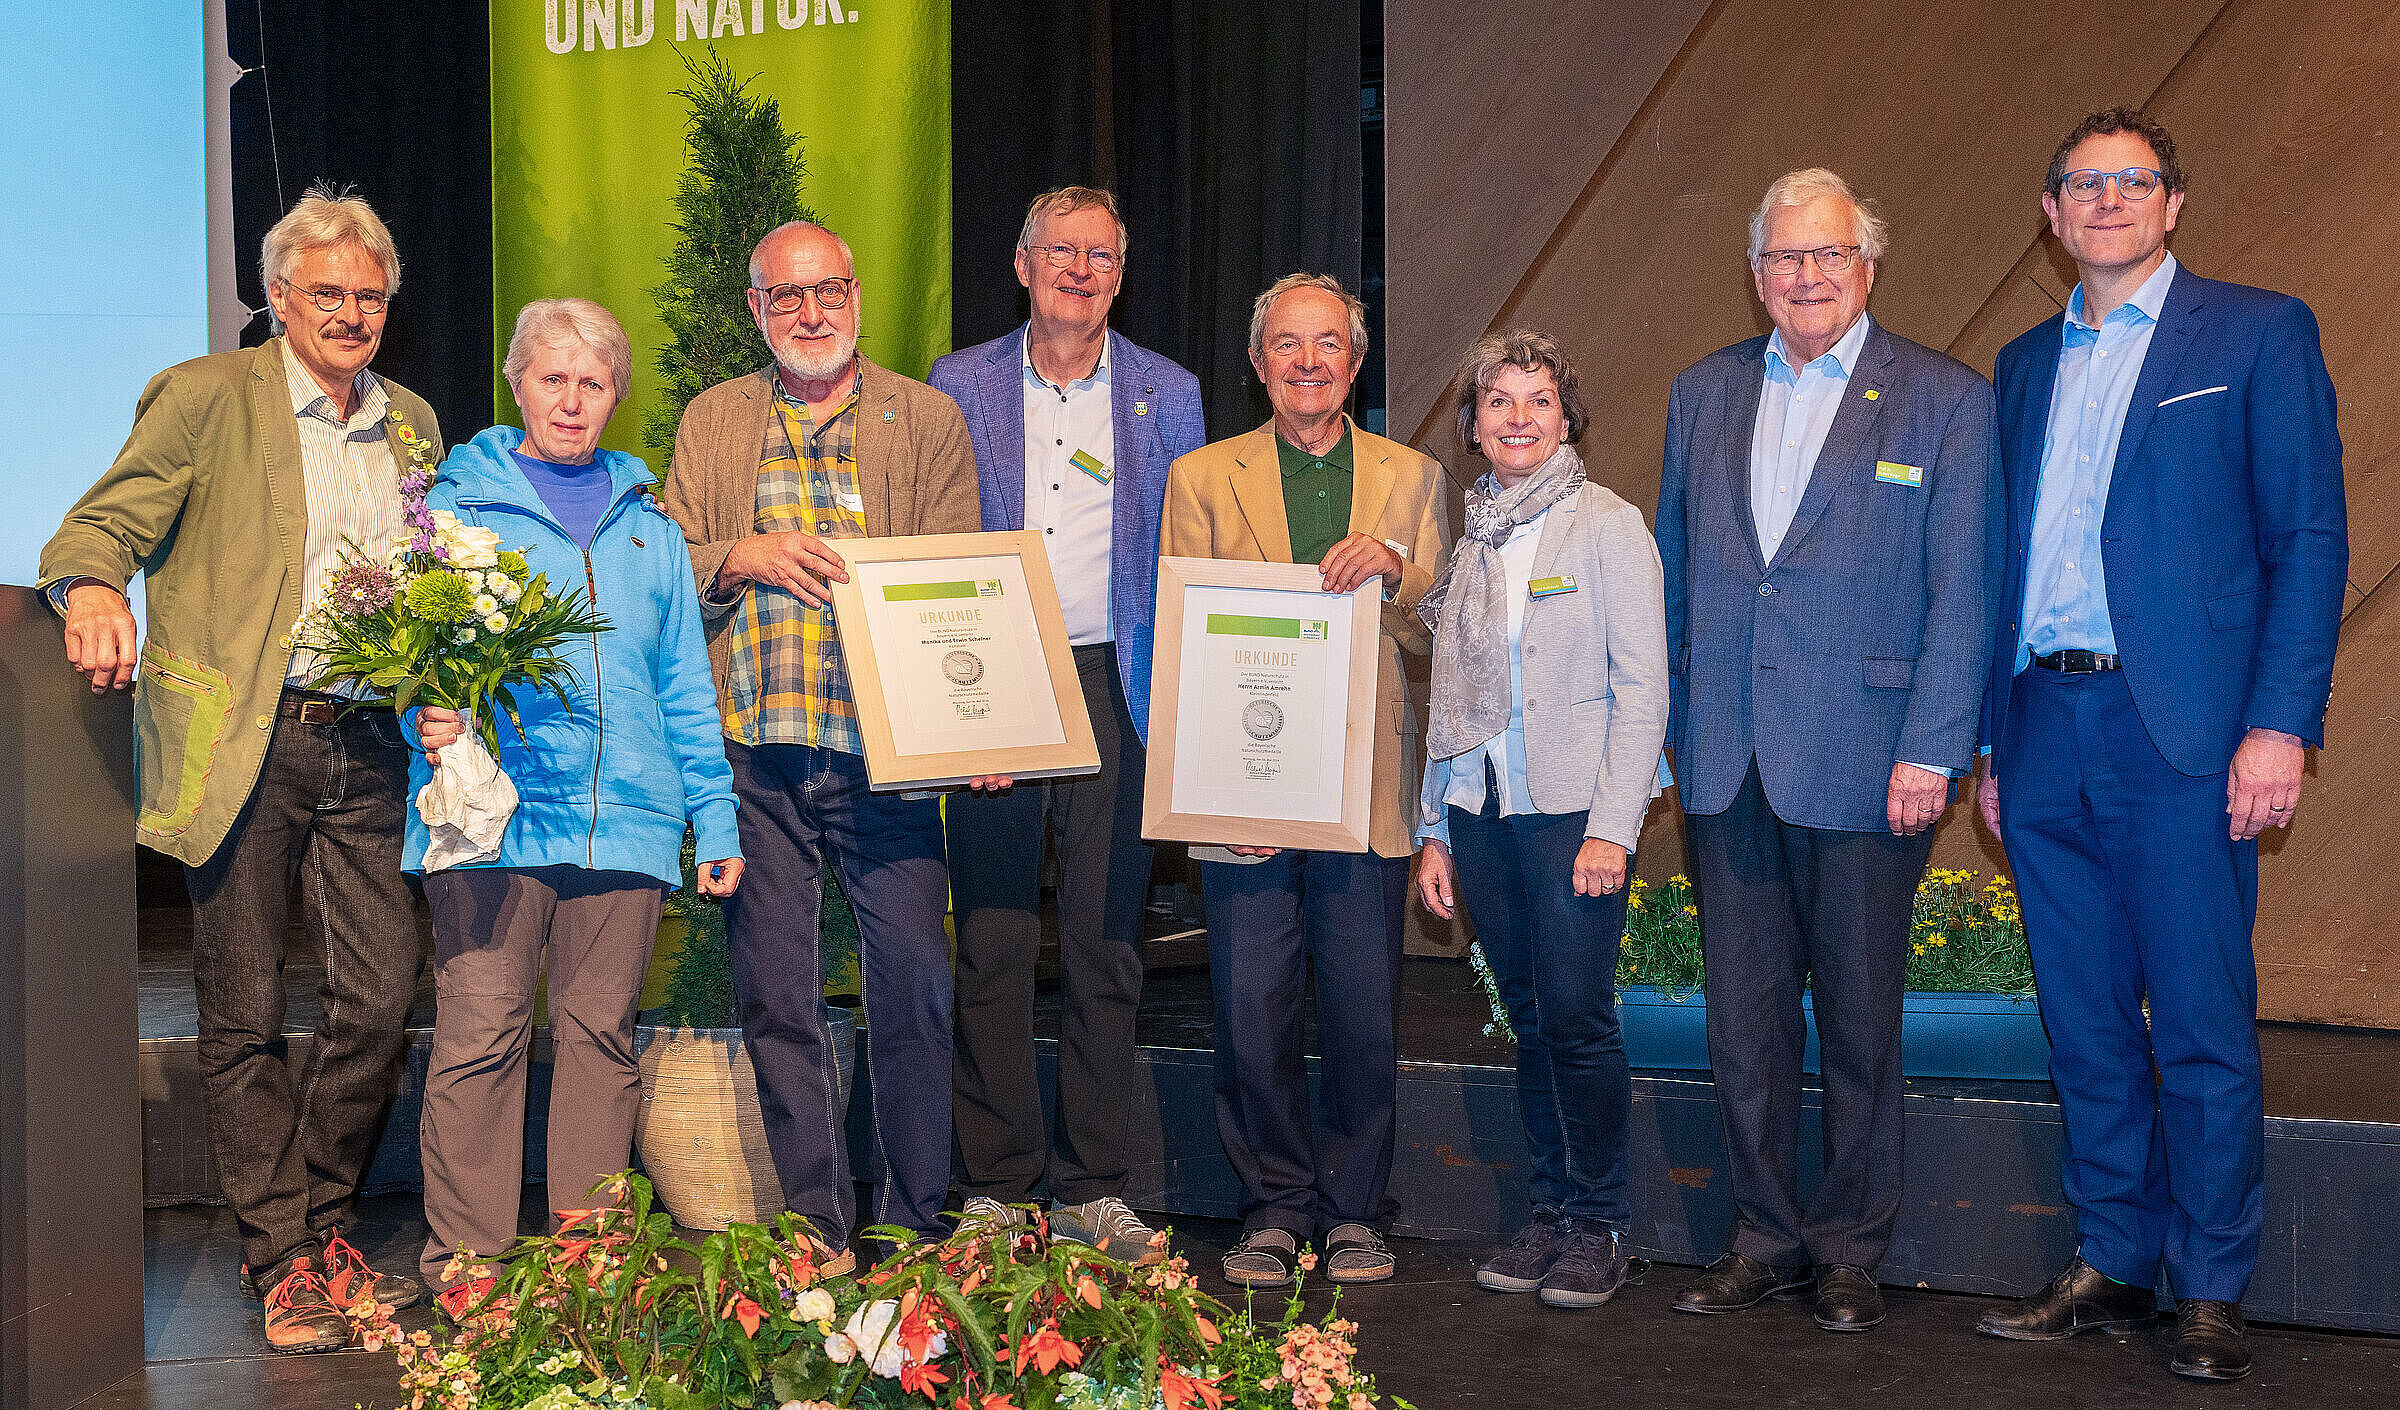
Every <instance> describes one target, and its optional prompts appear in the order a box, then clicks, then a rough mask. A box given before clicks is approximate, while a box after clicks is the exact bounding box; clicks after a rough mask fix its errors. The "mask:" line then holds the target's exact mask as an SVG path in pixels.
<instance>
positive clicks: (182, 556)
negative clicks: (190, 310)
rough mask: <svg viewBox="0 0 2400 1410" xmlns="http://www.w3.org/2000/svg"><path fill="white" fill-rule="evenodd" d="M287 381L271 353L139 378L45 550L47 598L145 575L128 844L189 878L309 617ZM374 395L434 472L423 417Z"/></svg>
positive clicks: (243, 797)
mask: <svg viewBox="0 0 2400 1410" xmlns="http://www.w3.org/2000/svg"><path fill="white" fill-rule="evenodd" d="M283 368H284V361H283V339H281V338H272V339H269V340H268V341H267V342H266V343H265V344H263V345H261V346H259V347H255V348H243V349H241V350H239V351H236V352H225V353H211V354H209V355H208V356H206V357H199V358H194V359H192V360H191V361H190V362H185V363H180V364H178V365H176V366H174V367H170V368H168V369H167V370H166V371H164V372H161V373H159V374H158V375H157V376H156V377H153V378H151V379H150V385H149V386H147V387H144V388H143V389H142V396H141V400H140V401H138V402H136V403H135V404H134V412H133V433H132V434H131V435H129V436H127V437H126V439H125V448H124V449H123V450H121V451H119V452H117V459H116V463H115V464H113V465H111V466H109V467H108V473H107V474H104V475H102V476H101V477H100V482H99V483H98V484H96V485H93V486H92V487H91V489H90V490H88V491H86V492H85V493H84V496H83V498H82V499H80V500H78V501H76V504H75V507H74V508H73V509H71V510H69V511H68V512H67V519H66V522H65V523H64V524H62V525H60V526H59V530H58V533H57V534H56V535H54V536H53V537H52V538H51V540H50V542H49V545H48V546H47V547H45V548H44V549H43V550H42V563H41V577H40V583H39V586H41V587H42V588H44V589H47V588H48V587H49V586H50V585H51V584H52V583H55V582H58V581H60V580H62V579H66V578H78V577H88V578H97V579H99V580H100V581H101V582H104V583H106V584H108V585H109V586H110V587H113V588H116V589H118V590H120V591H122V590H123V589H124V587H125V585H126V584H127V583H128V582H130V581H132V579H133V575H134V573H135V572H136V571H137V570H138V571H141V572H144V573H147V574H148V575H149V576H148V582H147V585H146V587H147V594H148V600H147V608H146V611H147V616H148V619H149V635H148V639H147V640H145V641H144V642H143V643H142V657H141V666H140V672H139V674H138V676H137V677H136V679H135V682H134V691H133V719H134V730H135V751H136V755H137V757H138V759H139V761H140V767H141V788H142V797H141V811H140V813H139V814H138V815H137V816H136V818H135V820H134V832H135V835H136V836H137V837H138V838H139V839H140V840H141V841H142V842H144V843H146V844H147V845H149V846H151V847H155V848H157V849H158V850H159V851H161V852H164V853H166V854H167V855H168V856H170V857H174V858H176V859H178V860H180V861H182V862H183V863H185V864H186V865H188V866H199V865H200V864H202V863H203V862H206V861H207V860H208V859H209V858H210V857H211V856H213V855H215V853H216V850H217V847H218V845H219V844H220V843H222V842H223V841H224V840H225V835H226V833H227V832H228V831H230V830H231V829H232V827H233V820H234V818H235V817H236V816H238V815H239V814H240V813H241V811H242V805H243V804H245V803H247V802H249V801H250V793H251V790H252V789H254V788H256V787H257V786H258V776H259V769H260V766H261V765H262V764H263V763H264V762H265V760H266V755H267V741H268V739H269V738H271V737H272V736H273V734H274V732H275V702H276V699H277V697H278V696H279V695H280V694H281V692H282V689H283V678H284V674H285V672H286V671H287V669H288V668H289V665H290V661H291V632H292V624H293V623H294V622H296V621H297V620H298V619H299V616H300V611H301V608H302V607H303V606H305V605H306V604H304V603H303V602H302V601H301V600H300V594H301V591H302V587H303V583H304V581H305V572H304V564H303V561H302V559H303V555H304V554H305V553H306V551H307V543H308V487H307V483H306V480H305V475H304V471H303V470H302V468H301V463H300V435H299V432H298V430H297V429H296V428H295V426H294V424H293V419H292V396H291V390H290V388H289V387H288V386H287V385H286V383H285V381H284V375H283ZM383 388H384V391H385V392H386V393H388V394H389V395H390V397H391V402H392V409H393V410H394V411H395V412H397V413H398V414H400V415H402V416H405V417H406V418H407V419H408V423H409V425H410V426H411V427H412V428H413V429H414V430H415V431H416V433H417V434H418V435H420V436H422V437H425V438H426V439H427V440H429V441H431V442H432V443H433V453H434V455H435V456H436V457H437V459H438V457H439V456H440V454H441V449H442V448H441V430H440V428H439V427H438V426H436V425H435V424H434V418H433V409H432V408H431V407H428V406H427V405H426V404H425V403H424V401H423V400H421V399H419V398H418V397H417V396H415V395H414V394H412V393H410V392H408V391H405V390H403V389H402V388H401V387H400V386H398V385H397V384H395V383H393V382H392V381H390V380H389V379H385V381H384V383H383ZM386 444H387V445H390V446H392V447H393V448H394V450H395V452H396V451H397V443H396V442H394V441H391V440H388V439H387V441H386ZM398 471H399V466H398V464H397V462H395V466H394V473H395V474H397V473H398Z"/></svg>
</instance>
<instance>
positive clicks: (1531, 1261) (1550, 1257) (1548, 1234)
mask: <svg viewBox="0 0 2400 1410" xmlns="http://www.w3.org/2000/svg"><path fill="white" fill-rule="evenodd" d="M1566 1246H1567V1245H1566V1231H1565V1229H1564V1228H1563V1227H1562V1226H1561V1225H1560V1223H1559V1220H1558V1216H1556V1215H1554V1214H1541V1213H1536V1214H1535V1215H1534V1217H1533V1222H1532V1223H1530V1224H1528V1225H1526V1226H1525V1227H1524V1228H1522V1229H1519V1230H1517V1236H1516V1238H1515V1239H1514V1240H1512V1241H1511V1242H1510V1243H1509V1245H1508V1247H1506V1248H1504V1249H1502V1250H1500V1251H1499V1252H1498V1253H1495V1254H1493V1255H1492V1256H1491V1257H1490V1258H1489V1259H1487V1260H1486V1261H1485V1262H1484V1265H1483V1266H1482V1267H1481V1268H1478V1269H1476V1270H1475V1281H1476V1283H1477V1284H1478V1285H1479V1286H1482V1287H1486V1288H1489V1289H1491V1290H1492V1291H1493V1292H1503V1293H1529V1292H1532V1291H1533V1290H1534V1289H1535V1288H1538V1287H1540V1286H1541V1285H1542V1278H1543V1276H1544V1275H1546V1274H1547V1273H1549V1271H1550V1265H1551V1264H1553V1263H1556V1262H1558V1256H1559V1254H1561V1253H1563V1252H1565V1251H1566Z"/></svg>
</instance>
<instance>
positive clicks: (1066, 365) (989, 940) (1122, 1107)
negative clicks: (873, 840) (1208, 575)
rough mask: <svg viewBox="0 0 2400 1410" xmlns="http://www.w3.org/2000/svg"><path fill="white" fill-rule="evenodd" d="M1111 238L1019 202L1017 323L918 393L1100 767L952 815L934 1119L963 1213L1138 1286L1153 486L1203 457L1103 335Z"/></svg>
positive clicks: (1112, 215)
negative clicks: (1043, 990)
mask: <svg viewBox="0 0 2400 1410" xmlns="http://www.w3.org/2000/svg"><path fill="white" fill-rule="evenodd" d="M1125 233H1126V232H1125V224H1124V221H1123V220H1122V219H1120V218H1119V217H1118V215H1117V204H1116V198H1115V197H1113V196H1111V195H1110V194H1109V193H1108V192H1106V191H1099V190H1094V189H1092V188H1090V187H1084V186H1069V187H1065V188H1063V189H1061V190H1057V191H1051V192H1048V193H1046V194H1044V195H1042V196H1041V197H1039V198H1037V199H1036V200H1035V201H1034V203H1033V207H1032V209H1031V210H1030V211H1028V212H1027V213H1026V216H1025V227H1024V231H1023V233H1022V234H1021V235H1020V236H1019V237H1018V242H1017V254H1016V267H1017V280H1018V282H1020V283H1022V284H1023V285H1024V286H1025V288H1026V290H1027V291H1028V292H1029V293H1030V294H1031V296H1032V304H1033V315H1032V318H1031V320H1030V321H1029V322H1027V323H1026V325H1025V326H1024V327H1023V328H1020V329H1018V330H1016V331H1015V332H1013V333H1010V334H1008V335H1007V336H1006V337H1003V338H996V339H994V340H992V341H991V342H988V343H984V344H982V345H981V346H978V347H972V348H967V349H964V350H962V351H959V352H954V353H951V354H950V355H949V356H947V357H944V358H943V359H941V360H940V361H939V362H936V363H935V364H934V365H933V374H932V377H931V378H930V379H929V380H931V381H932V383H933V385H934V386H936V387H939V388H940V389H941V390H943V391H945V392H947V393H949V394H950V396H951V397H952V398H953V399H954V400H956V401H957V402H958V405H959V408H960V409H961V410H962V411H964V412H965V413H966V417H967V432H968V435H969V436H970V437H971V438H972V439H973V441H974V443H975V475H976V481H977V484H978V487H979V489H980V490H981V493H982V498H983V527H984V528H985V529H987V530H992V529H1012V530H1013V529H1038V530H1040V531H1041V534H1042V544H1043V547H1044V548H1046V549H1047V550H1049V554H1050V567H1051V571H1052V573H1053V574H1054V575H1055V576H1056V578H1057V580H1058V591H1059V599H1060V605H1061V606H1062V607H1063V608H1064V609H1065V613H1066V622H1067V636H1068V639H1069V640H1070V641H1071V642H1072V643H1073V644H1074V648H1075V668H1076V672H1077V674H1078V675H1079V676H1080V677H1081V678H1082V681H1083V697H1084V703H1085V706H1086V707H1087V708H1088V709H1089V710H1090V712H1091V718H1092V734H1093V737H1094V739H1095V740H1096V741H1097V742H1098V744H1099V746H1100V772H1099V773H1097V774H1093V775H1090V776H1087V777H1083V778H1072V779H1060V780H1057V781H1055V782H1050V783H1021V784H1018V785H1017V786H1016V787H1015V788H1014V789H1011V790H1008V791H1006V792H1003V793H997V794H989V795H977V796H972V797H970V796H967V795H964V794H960V795H954V796H953V797H952V798H951V799H950V803H949V815H948V826H949V832H950V885H951V891H952V897H953V904H954V905H955V906H956V912H957V928H958V966H957V982H958V1009H957V1011H958V1019H957V1043H956V1048H955V1053H956V1056H955V1057H954V1059H953V1064H954V1067H953V1082H952V1086H953V1093H952V1106H953V1118H952V1119H953V1124H954V1129H955V1131H956V1134H957V1140H958V1149H959V1154H960V1157H961V1163H962V1168H963V1170H964V1172H965V1173H964V1176H963V1179H962V1181H961V1185H962V1188H963V1190H964V1192H965V1194H966V1196H967V1200H966V1206H965V1214H966V1217H967V1218H968V1219H970V1220H975V1221H980V1222H985V1223H995V1224H1010V1223H1019V1222H1022V1221H1023V1220H1024V1219H1025V1218H1026V1215H1025V1213H1024V1211H1023V1210H1021V1209H1018V1208H1016V1206H1017V1205H1019V1204H1022V1203H1025V1202H1027V1201H1030V1200H1033V1199H1035V1198H1036V1197H1037V1196H1038V1195H1040V1194H1041V1193H1042V1192H1043V1186H1044V1184H1045V1183H1046V1184H1047V1187H1048V1190H1047V1192H1048V1194H1049V1196H1050V1199H1051V1202H1052V1206H1053V1213H1052V1214H1051V1229H1052V1230H1053V1232H1055V1233H1057V1234H1059V1235H1060V1236H1061V1237H1064V1238H1070V1239H1075V1240H1078V1241H1080V1242H1084V1243H1089V1244H1092V1245H1094V1246H1095V1247H1098V1248H1100V1249H1101V1250H1103V1251H1104V1252H1106V1253H1108V1254H1109V1255H1110V1256H1112V1257H1115V1258H1119V1259H1123V1260H1124V1261H1126V1262H1128V1263H1151V1262H1155V1261H1157V1260H1158V1259H1161V1258H1163V1257H1165V1249H1164V1248H1163V1246H1162V1247H1153V1245H1152V1242H1151V1230H1150V1229H1149V1228H1148V1227H1147V1226H1146V1225H1144V1224H1143V1223H1142V1221H1141V1220H1140V1219H1139V1218H1138V1217H1136V1216H1135V1214H1134V1213H1133V1211H1132V1210H1130V1209H1128V1208H1126V1206H1125V1202H1124V1200H1123V1199H1122V1198H1120V1196H1121V1194H1122V1192H1123V1190H1124V1188H1125V1178H1126V1174H1127V1168H1128V1167H1127V1158H1126V1153H1125V1132H1126V1125H1127V1122H1128V1121H1129V1119H1130V1117H1131V1111H1132V1097H1133V1080H1134V1074H1135V1066H1134V1036H1133V1021H1134V1012H1135V1010H1136V1009H1137V1008H1138V1007H1139V1006H1140V1003H1141V995H1142V957H1141V935H1140V929H1141V920H1142V907H1143V902H1144V901H1145V900H1146V899H1147V898H1148V894H1149V888H1150V849H1149V847H1148V846H1147V845H1146V844H1145V843H1144V842H1143V841H1142V775H1143V753H1142V741H1143V740H1144V739H1145V738H1147V737H1148V726H1149V719H1150V629H1151V616H1152V599H1153V598H1154V597H1155V595H1156V593H1157V591H1158V523H1159V513H1160V509H1161V506H1162V505H1163V504H1164V502H1165V498H1166V491H1167V467H1168V466H1169V465H1170V464H1172V463H1173V462H1174V460H1175V457H1177V456H1179V455H1182V454H1184V453H1186V452H1187V451H1191V450H1195V449H1197V448H1198V447H1199V446H1200V444H1201V442H1202V441H1203V440H1205V439H1206V435H1205V432H1204V431H1203V429H1202V426H1201V420H1200V384H1199V382H1198V381H1197V380H1196V379H1195V378H1194V377H1193V376H1192V374H1191V373H1189V372H1186V371H1184V370H1183V369H1182V368H1181V367H1178V366H1176V365H1175V364H1174V363H1173V362H1171V361H1169V360H1167V359H1166V358H1163V357H1160V356H1159V355H1158V354H1156V353H1154V352H1148V351H1145V350H1144V349H1142V348H1139V347H1136V346H1134V345H1133V344H1132V343H1131V342H1129V341H1127V340H1126V339H1125V338H1123V337H1120V336H1118V335H1117V334H1115V333H1112V332H1110V331H1109V327H1108V311H1109V307H1110V305H1111V304H1112V303H1113V302H1114V301H1115V299H1116V295H1117V289H1118V286H1119V283H1120V282H1121V281H1122V280H1123V278H1124V273H1125V246H1126V239H1125ZM1045 840H1054V841H1055V843H1056V846H1057V848H1058V859H1059V878H1060V879H1059V898H1058V909H1059V987H1060V990H1061V992H1062V997H1063V999H1064V1001H1065V1014H1064V1020H1063V1024H1062V1028H1061V1034H1060V1041H1059V1053H1058V1101H1057V1111H1058V1115H1057V1119H1056V1121H1055V1123H1054V1128H1055V1136H1054V1135H1053V1131H1052V1129H1050V1128H1046V1127H1045V1125H1044V1122H1043V1119H1042V1094H1041V1089H1040V1087H1039V1085H1038V1079H1037V1078H1036V1076H1035V1070H1034V1048H1033V971H1034V959H1035V956H1036V955H1037V954H1039V952H1040V950H1041V942H1042V926H1041V911H1040V907H1041V872H1042V848H1043V844H1044V842H1045ZM1045 1176H1046V1177H1047V1179H1046V1182H1045Z"/></svg>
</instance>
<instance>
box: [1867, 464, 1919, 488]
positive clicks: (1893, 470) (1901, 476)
mask: <svg viewBox="0 0 2400 1410" xmlns="http://www.w3.org/2000/svg"><path fill="white" fill-rule="evenodd" d="M1875 478H1876V479H1878V480H1881V481H1883V482H1884V483H1885V484H1887V485H1914V486H1916V487H1917V488H1918V489H1923V488H1924V487H1925V467H1924V466H1922V465H1902V464H1901V463H1900V462H1898V461H1896V460H1878V461H1876V462H1875Z"/></svg>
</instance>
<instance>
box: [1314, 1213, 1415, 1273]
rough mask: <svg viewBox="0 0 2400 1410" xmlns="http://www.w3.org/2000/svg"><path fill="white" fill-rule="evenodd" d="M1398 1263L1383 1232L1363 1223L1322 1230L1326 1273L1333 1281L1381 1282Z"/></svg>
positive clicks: (1337, 1225)
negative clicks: (1323, 1231) (1379, 1232)
mask: <svg viewBox="0 0 2400 1410" xmlns="http://www.w3.org/2000/svg"><path fill="white" fill-rule="evenodd" d="M1399 1266H1400V1264H1399V1260H1398V1259H1396V1258H1394V1257H1393V1256H1392V1246H1391V1245H1390V1244H1387V1243H1385V1242H1384V1241H1383V1235H1381V1234H1378V1233H1376V1232H1375V1231H1374V1230H1373V1229H1370V1228H1368V1227H1367V1226H1366V1225H1364V1224H1336V1225H1334V1226H1333V1227H1332V1228H1331V1229H1328V1230H1326V1231H1325V1276H1326V1277H1327V1278H1328V1279H1330V1280H1331V1281H1333V1282H1336V1283H1380V1282H1382V1281H1383V1280H1384V1279H1386V1278H1388V1277H1390V1276H1392V1273H1393V1271H1394V1270H1395V1269H1397V1268H1398V1267H1399Z"/></svg>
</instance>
